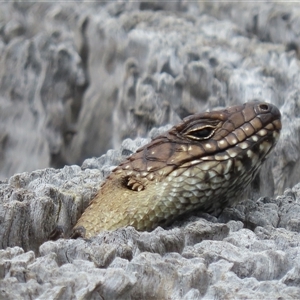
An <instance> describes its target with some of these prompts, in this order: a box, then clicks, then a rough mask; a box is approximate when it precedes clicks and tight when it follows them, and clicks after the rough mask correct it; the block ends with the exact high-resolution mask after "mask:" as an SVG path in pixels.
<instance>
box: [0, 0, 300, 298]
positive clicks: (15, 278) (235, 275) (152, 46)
mask: <svg viewBox="0 0 300 300" xmlns="http://www.w3.org/2000/svg"><path fill="white" fill-rule="evenodd" d="M299 20H300V10H299V8H297V7H295V6H291V5H289V4H285V3H281V4H278V3H271V2H268V3H255V2H254V3H247V4H245V3H239V4H238V5H237V4H236V3H234V4H233V3H229V2H219V3H212V2H209V3H208V2H201V3H200V2H199V3H192V2H185V3H183V2H182V1H175V2H174V1H173V2H172V3H171V2H162V1H154V2H153V1H152V2H151V3H150V2H149V3H146V2H114V1H113V2H108V3H104V2H103V3H93V4H91V3H89V2H86V3H84V2H82V3H79V2H76V3H75V2H74V3H59V2H57V3H55V2H53V3H47V4H46V3H43V4H41V3H34V4H33V3H5V4H2V6H1V12H0V53H1V59H0V105H1V110H0V129H1V130H0V176H1V177H2V178H4V177H5V176H7V177H9V179H8V180H3V181H1V183H0V225H1V226H0V248H1V249H2V250H0V299H212V298H220V299H224V298H228V299H234V298H239V299H240V298H245V299H261V298H266V299H268V298H272V299H278V298H284V299H297V298H299V294H300V288H299V284H300V282H299V278H300V266H299V261H300V259H299V258H300V217H299V216H300V214H299V213H300V208H299V203H300V185H299V184H297V183H298V182H299V181H300V174H299V167H298V165H299V161H300V159H299V153H298V152H299V151H298V149H299V147H300V145H299V124H300V123H299V120H298V118H299V74H300V70H299V61H298V58H299V56H300V55H299V42H300V41H299V34H298V28H299V26H298V25H299ZM252 98H262V99H264V100H266V101H269V102H272V103H274V104H276V105H278V106H279V107H280V109H281V112H282V121H283V130H282V134H281V139H280V141H279V143H278V145H277V147H276V150H275V152H274V154H273V155H272V156H271V157H270V158H269V159H268V161H266V163H265V166H264V168H263V170H262V171H261V172H260V174H259V176H258V177H257V178H256V179H255V181H254V184H253V185H252V187H251V188H250V191H249V194H248V198H247V197H244V198H243V199H240V200H243V201H240V202H239V203H238V204H237V205H236V206H235V207H232V208H227V209H226V210H224V212H223V213H222V214H221V215H220V216H219V217H218V218H216V217H213V216H210V215H208V214H205V213H202V212H194V215H193V216H191V217H189V218H187V219H183V220H178V221H177V222H175V223H174V224H172V225H171V226H170V227H169V228H157V229H155V230H154V231H152V232H137V231H136V230H135V229H134V228H132V227H128V228H121V229H119V230H116V231H114V232H104V233H101V234H99V235H98V236H96V237H94V238H92V239H90V240H83V239H78V240H70V239H59V240H57V241H49V237H50V236H51V232H52V230H53V229H55V228H56V227H57V226H60V227H61V228H62V229H63V231H64V234H65V236H68V235H69V233H70V231H71V229H72V227H73V225H74V224H75V223H76V220H77V219H78V217H79V216H80V215H81V213H82V211H83V210H84V209H85V208H86V206H87V205H88V203H89V202H90V201H91V199H92V198H93V197H94V195H95V194H96V192H97V190H98V189H99V186H100V185H101V182H102V181H103V180H104V179H105V177H106V176H107V175H108V174H109V172H110V171H111V170H112V169H113V168H114V166H116V165H118V164H119V163H120V162H121V161H122V160H123V159H124V158H125V157H126V156H128V155H131V154H132V153H133V152H135V151H136V150H137V149H138V148H139V147H141V146H142V145H144V144H145V143H147V142H148V141H149V140H150V138H152V137H154V136H157V135H158V134H160V133H161V132H162V131H165V130H167V129H168V128H170V125H169V124H173V123H176V122H178V121H179V120H180V118H182V117H184V116H186V115H187V114H189V113H193V112H197V111H200V110H205V109H208V108H209V109H212V108H215V107H218V106H226V105H230V104H235V103H242V102H245V101H247V100H249V99H252ZM163 124H168V125H166V126H165V127H162V128H158V129H157V128H156V129H155V128H154V129H152V128H153V127H155V126H156V127H159V126H160V125H163ZM151 129H152V130H151ZM150 130H151V131H150ZM136 136H138V138H136ZM128 137H129V138H128ZM125 138H126V139H125ZM130 138H132V139H130ZM135 138H136V139H135ZM113 145H114V148H115V150H109V151H108V152H107V154H106V155H103V156H101V157H99V156H100V155H101V154H102V153H104V152H105V150H107V149H109V148H112V146H113ZM91 156H97V157H98V158H97V157H95V158H90V157H91ZM86 157H89V158H88V159H87V160H85V161H84V162H83V164H82V166H81V167H79V166H76V165H71V166H66V167H64V168H62V169H51V168H47V167H49V166H52V167H58V166H63V165H64V164H66V163H78V164H80V163H81V162H82V161H83V159H84V158H86ZM42 168H45V169H42ZM33 170H36V171H33ZM23 171H30V172H24V173H18V172H23ZM13 174H15V175H13ZM287 187H288V189H286V188H287ZM274 191H275V192H276V194H277V195H276V196H273V194H274Z"/></svg>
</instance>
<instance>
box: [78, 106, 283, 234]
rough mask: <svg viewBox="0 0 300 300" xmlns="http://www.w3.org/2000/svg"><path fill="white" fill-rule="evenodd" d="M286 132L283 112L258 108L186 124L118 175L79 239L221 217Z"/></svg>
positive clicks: (91, 210) (81, 225) (87, 215)
mask: <svg viewBox="0 0 300 300" xmlns="http://www.w3.org/2000/svg"><path fill="white" fill-rule="evenodd" d="M280 129H281V122H280V112H279V110H278V109H277V108H276V107H275V106H274V105H272V104H269V103H265V102H259V101H252V102H248V103H245V104H243V105H238V106H232V107H229V108H227V109H224V110H219V111H211V112H205V113H200V114H195V115H192V116H189V117H187V118H185V119H184V120H183V121H182V122H181V123H180V124H179V125H177V126H174V127H173V128H171V129H170V131H168V132H166V133H165V134H162V135H161V136H159V137H157V138H155V139H154V140H152V141H151V142H150V143H149V144H147V145H145V146H144V147H142V148H140V149H139V150H138V151H137V152H136V153H135V154H133V155H132V156H131V157H129V158H127V159H126V160H125V161H124V162H123V163H121V164H120V165H119V166H118V167H117V168H116V169H115V170H114V171H113V172H112V173H111V175H110V176H109V177H108V178H107V180H106V181H105V182H104V184H103V185H102V187H101V189H100V190H99V192H98V194H97V196H96V197H95V198H94V199H93V201H92V202H91V204H90V205H89V207H88V208H87V209H86V211H85V212H84V213H83V214H82V216H81V218H80V219H79V221H78V223H77V224H76V226H75V228H74V232H75V235H76V232H81V234H82V235H83V236H85V237H91V236H93V235H96V234H97V233H99V232H101V231H104V230H114V229H117V228H120V227H123V226H129V225H131V226H134V227H135V228H136V229H137V230H151V229H153V228H155V227H156V226H158V225H163V224H166V223H169V222H170V221H172V220H174V219H176V217H178V216H179V215H181V214H184V213H187V212H188V211H191V210H194V209H198V210H202V211H204V212H208V213H213V214H218V213H220V212H221V211H222V209H224V207H226V206H228V205H232V204H233V203H234V202H235V200H236V199H237V196H238V195H240V194H241V192H242V191H243V190H244V189H245V187H246V186H247V185H249V183H250V182H251V181H252V180H253V179H254V177H255V175H256V174H257V172H258V170H259V168H260V166H261V164H262V162H263V160H264V159H265V158H266V156H267V155H268V154H269V152H270V151H271V149H272V148H273V146H274V145H275V143H276V141H277V140H278V138H279V133H280Z"/></svg>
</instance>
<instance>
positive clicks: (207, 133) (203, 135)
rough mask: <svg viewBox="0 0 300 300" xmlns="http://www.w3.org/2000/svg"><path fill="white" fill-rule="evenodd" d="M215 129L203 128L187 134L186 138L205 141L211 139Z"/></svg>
mask: <svg viewBox="0 0 300 300" xmlns="http://www.w3.org/2000/svg"><path fill="white" fill-rule="evenodd" d="M214 131H215V129H214V128H213V127H210V126H209V127H202V128H198V129H192V130H190V131H188V132H187V133H186V136H187V137H189V138H190V139H193V140H198V141H199V140H205V139H208V138H210V137H211V136H212V135H213V133H214Z"/></svg>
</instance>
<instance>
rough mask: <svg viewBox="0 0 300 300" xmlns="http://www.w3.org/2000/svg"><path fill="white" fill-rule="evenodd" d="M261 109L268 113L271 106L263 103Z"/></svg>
mask: <svg viewBox="0 0 300 300" xmlns="http://www.w3.org/2000/svg"><path fill="white" fill-rule="evenodd" d="M259 108H260V109H261V110H262V111H268V110H269V105H268V104H266V103H262V104H260V105H259Z"/></svg>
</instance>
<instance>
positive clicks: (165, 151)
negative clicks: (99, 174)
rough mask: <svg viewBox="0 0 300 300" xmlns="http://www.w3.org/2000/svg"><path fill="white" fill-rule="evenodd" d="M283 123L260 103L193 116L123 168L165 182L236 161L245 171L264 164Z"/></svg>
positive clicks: (270, 107)
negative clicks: (190, 170) (181, 171)
mask: <svg viewBox="0 0 300 300" xmlns="http://www.w3.org/2000/svg"><path fill="white" fill-rule="evenodd" d="M280 118H281V115H280V111H279V109H278V108H277V107H276V106H274V105H272V104H270V103H266V102H260V101H251V102H247V103H245V104H243V105H236V106H231V107H228V108H226V109H223V110H215V111H210V112H204V113H199V114H194V115H191V116H189V117H187V118H185V119H183V121H182V122H181V123H180V124H178V125H176V126H174V127H172V128H171V129H170V130H169V131H168V132H166V133H165V134H162V135H160V136H158V137H156V138H155V139H153V140H152V142H150V143H149V144H147V145H145V146H144V147H142V148H140V149H138V151H137V152H136V153H135V154H133V155H132V156H131V157H129V158H128V159H127V160H126V161H125V162H124V163H122V164H121V165H120V167H121V168H123V169H125V170H126V169H127V170H134V171H136V172H140V173H141V174H142V173H143V176H142V177H144V176H148V173H149V174H152V175H149V176H150V178H152V177H155V178H160V177H163V176H167V175H168V174H169V173H171V172H173V171H174V170H176V169H178V168H187V167H189V166H192V165H196V164H199V163H201V162H203V161H226V160H228V159H232V158H235V157H237V158H239V160H240V161H242V162H243V164H244V166H245V168H247V165H248V164H250V165H254V164H259V165H260V164H261V163H262V161H263V160H264V159H265V158H266V156H267V155H268V154H269V152H270V151H271V149H272V148H273V147H274V145H275V144H276V142H277V140H278V138H279V133H280V130H281V121H280ZM153 172H155V176H153Z"/></svg>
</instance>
